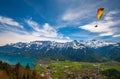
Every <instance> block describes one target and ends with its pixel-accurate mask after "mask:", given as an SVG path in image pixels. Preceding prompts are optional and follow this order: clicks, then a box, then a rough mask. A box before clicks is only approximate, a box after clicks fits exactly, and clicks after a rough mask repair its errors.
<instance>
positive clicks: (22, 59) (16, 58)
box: [0, 56, 36, 68]
mask: <svg viewBox="0 0 120 79" xmlns="http://www.w3.org/2000/svg"><path fill="white" fill-rule="evenodd" d="M0 61H3V62H6V63H8V64H10V65H16V64H17V63H18V62H20V64H21V65H22V66H24V67H25V66H26V64H29V66H30V68H34V65H33V62H36V60H35V59H34V58H30V57H23V56H0Z"/></svg>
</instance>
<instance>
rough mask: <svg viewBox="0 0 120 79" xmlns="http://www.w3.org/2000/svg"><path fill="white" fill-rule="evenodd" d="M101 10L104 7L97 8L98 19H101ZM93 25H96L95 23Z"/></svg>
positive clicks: (102, 10)
mask: <svg viewBox="0 0 120 79" xmlns="http://www.w3.org/2000/svg"><path fill="white" fill-rule="evenodd" d="M103 12H104V8H102V7H100V8H98V10H97V19H98V20H100V19H101V17H102V15H103ZM95 27H97V25H96V26H95Z"/></svg>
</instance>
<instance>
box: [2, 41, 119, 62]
mask: <svg viewBox="0 0 120 79" xmlns="http://www.w3.org/2000/svg"><path fill="white" fill-rule="evenodd" d="M0 55H23V56H30V57H35V58H43V59H55V60H56V59H59V60H73V61H86V62H103V61H109V60H115V61H120V42H109V41H101V40H90V41H83V40H81V41H76V40H74V41H71V42H66V43H60V42H55V41H32V42H26V43H25V42H18V43H11V44H7V45H4V46H0Z"/></svg>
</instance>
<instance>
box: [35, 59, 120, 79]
mask: <svg viewBox="0 0 120 79" xmlns="http://www.w3.org/2000/svg"><path fill="white" fill-rule="evenodd" d="M48 67H49V69H47V68H48ZM96 67H99V71H104V70H107V69H116V70H118V71H120V63H118V62H107V63H97V65H96V63H88V62H72V61H52V63H51V64H47V65H45V66H44V68H43V67H40V66H36V67H35V69H36V70H38V71H42V72H45V71H46V70H47V71H48V70H49V71H50V73H51V77H53V78H59V77H60V76H61V75H62V74H63V73H66V72H67V73H70V72H72V71H81V72H82V71H84V69H87V70H94V69H95V68H96ZM90 73H91V72H90Z"/></svg>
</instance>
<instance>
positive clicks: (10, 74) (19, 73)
mask: <svg viewBox="0 0 120 79" xmlns="http://www.w3.org/2000/svg"><path fill="white" fill-rule="evenodd" d="M0 79H48V78H47V76H41V75H40V74H38V73H37V71H35V70H31V69H30V67H29V64H27V65H26V68H24V67H22V66H21V65H20V63H18V64H16V65H15V66H11V65H9V64H7V63H4V62H2V61H0Z"/></svg>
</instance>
